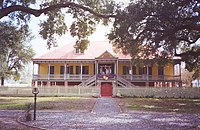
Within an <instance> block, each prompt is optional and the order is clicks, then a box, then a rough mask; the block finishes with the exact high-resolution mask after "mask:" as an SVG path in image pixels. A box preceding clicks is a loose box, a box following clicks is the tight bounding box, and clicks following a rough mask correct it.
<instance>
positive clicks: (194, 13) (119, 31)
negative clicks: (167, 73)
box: [109, 0, 200, 78]
mask: <svg viewBox="0 0 200 130" xmlns="http://www.w3.org/2000/svg"><path fill="white" fill-rule="evenodd" d="M116 15H117V16H118V18H115V20H114V23H113V28H112V31H111V33H110V34H109V39H110V40H111V41H112V43H113V45H115V46H116V47H117V48H119V49H120V50H121V51H122V52H123V53H125V54H131V56H132V57H133V59H134V61H135V63H140V62H147V61H149V62H153V63H155V62H157V63H160V64H164V63H168V62H170V61H169V60H170V59H173V58H174V56H178V57H180V58H181V59H180V60H181V61H183V62H185V63H186V68H187V69H188V70H189V71H193V70H194V71H195V73H194V75H193V77H194V78H195V77H198V76H199V75H200V40H199V38H200V1H199V0H136V1H133V2H132V3H130V4H129V5H128V6H127V7H126V8H125V9H121V10H120V9H119V10H118V11H117V14H116ZM120 16H121V17H123V18H120ZM141 58H142V59H145V60H143V61H141ZM139 59H140V60H139Z"/></svg>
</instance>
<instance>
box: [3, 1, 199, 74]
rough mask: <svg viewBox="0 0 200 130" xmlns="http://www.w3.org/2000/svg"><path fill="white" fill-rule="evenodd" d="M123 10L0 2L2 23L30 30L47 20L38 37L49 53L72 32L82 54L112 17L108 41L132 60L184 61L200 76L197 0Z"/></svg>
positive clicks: (109, 4) (94, 4) (107, 4)
mask: <svg viewBox="0 0 200 130" xmlns="http://www.w3.org/2000/svg"><path fill="white" fill-rule="evenodd" d="M34 4H37V5H39V8H34ZM123 7H124V6H123V5H122V4H116V3H115V2H114V1H112V0H42V1H40V3H39V2H36V0H24V1H23V0H1V1H0V18H3V17H5V16H9V18H11V20H17V23H18V24H19V25H26V24H27V23H28V21H29V20H30V15H34V16H35V17H39V16H41V15H45V16H46V19H45V20H44V21H42V22H41V24H40V25H39V26H40V27H41V29H40V32H39V34H40V35H41V36H42V37H43V38H44V39H46V40H47V45H48V46H49V48H50V47H51V46H52V45H56V39H55V37H56V36H57V35H58V36H60V35H63V34H65V32H66V31H70V33H71V35H72V36H74V37H76V38H77V42H76V43H77V46H78V47H81V49H82V50H84V49H86V48H87V44H88V42H89V41H88V36H89V35H91V34H92V33H93V32H94V31H95V27H96V25H97V24H99V23H103V24H104V25H107V24H108V22H110V18H113V19H114V22H113V28H112V30H111V33H110V34H109V35H108V38H109V39H110V41H111V42H112V43H113V45H114V46H116V47H117V48H118V49H119V50H120V51H122V52H123V53H125V54H130V55H131V56H132V57H133V59H134V61H138V60H137V59H141V58H142V59H145V60H144V61H147V62H153V63H154V62H158V63H160V64H163V63H167V62H170V61H171V60H170V59H172V58H173V56H180V57H181V60H182V61H184V62H185V63H186V68H187V69H188V70H190V71H192V70H195V73H194V77H198V75H200V67H199V66H200V63H199V62H200V59H199V58H200V45H199V37H200V31H199V30H200V16H199V14H200V2H199V0H134V1H132V2H131V3H130V4H129V5H128V6H127V7H125V8H123ZM65 14H70V15H71V16H72V18H73V22H72V24H71V25H70V26H69V27H68V26H67V25H66V23H65V22H64V21H65ZM148 59H151V60H148ZM152 59H153V60H152ZM144 61H141V60H140V62H144Z"/></svg>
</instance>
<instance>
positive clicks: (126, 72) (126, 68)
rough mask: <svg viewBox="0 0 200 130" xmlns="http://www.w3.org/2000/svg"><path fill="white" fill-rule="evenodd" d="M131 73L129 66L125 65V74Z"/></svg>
mask: <svg viewBox="0 0 200 130" xmlns="http://www.w3.org/2000/svg"><path fill="white" fill-rule="evenodd" d="M126 74H129V67H128V66H123V75H126Z"/></svg>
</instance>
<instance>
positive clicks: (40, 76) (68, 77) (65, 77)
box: [33, 74, 93, 80]
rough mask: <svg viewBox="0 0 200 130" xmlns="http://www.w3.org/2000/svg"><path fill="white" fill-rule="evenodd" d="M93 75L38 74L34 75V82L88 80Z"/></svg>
mask: <svg viewBox="0 0 200 130" xmlns="http://www.w3.org/2000/svg"><path fill="white" fill-rule="evenodd" d="M92 76H93V75H87V74H83V75H81V74H76V75H74V74H67V75H62V74H60V75H59V74H51V75H47V74H37V75H33V80H86V79H88V78H90V77H92Z"/></svg>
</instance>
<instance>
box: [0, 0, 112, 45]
mask: <svg viewBox="0 0 200 130" xmlns="http://www.w3.org/2000/svg"><path fill="white" fill-rule="evenodd" d="M40 2H41V3H40V4H39V2H37V3H36V0H24V1H23V0H2V4H0V6H1V5H2V6H1V9H0V18H3V17H5V16H8V17H9V18H11V20H15V21H17V23H18V24H20V25H22V24H27V22H28V21H29V20H30V18H31V17H30V16H31V15H34V16H35V17H39V16H40V15H43V14H44V15H45V17H46V19H45V20H44V21H42V22H41V23H40V25H39V26H40V32H39V34H40V35H41V36H42V38H43V39H45V40H47V45H48V47H49V48H50V47H51V46H52V45H53V46H56V45H57V43H56V38H55V37H56V36H61V35H63V34H65V32H66V31H68V30H69V31H70V33H71V35H72V36H73V37H76V38H77V43H80V42H82V41H84V42H83V43H82V44H86V46H87V44H88V42H85V41H88V36H89V35H91V34H92V33H93V32H94V31H95V27H96V25H97V24H99V23H100V22H101V23H103V24H104V25H106V24H107V23H108V21H109V18H110V17H114V15H112V14H113V10H115V8H116V7H115V3H114V2H113V1H112V0H42V1H40ZM34 4H37V5H38V4H39V8H34ZM65 14H70V15H71V16H72V18H73V22H72V24H71V25H70V26H69V27H67V25H66V23H65V16H66V15H65ZM101 18H104V19H101Z"/></svg>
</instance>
